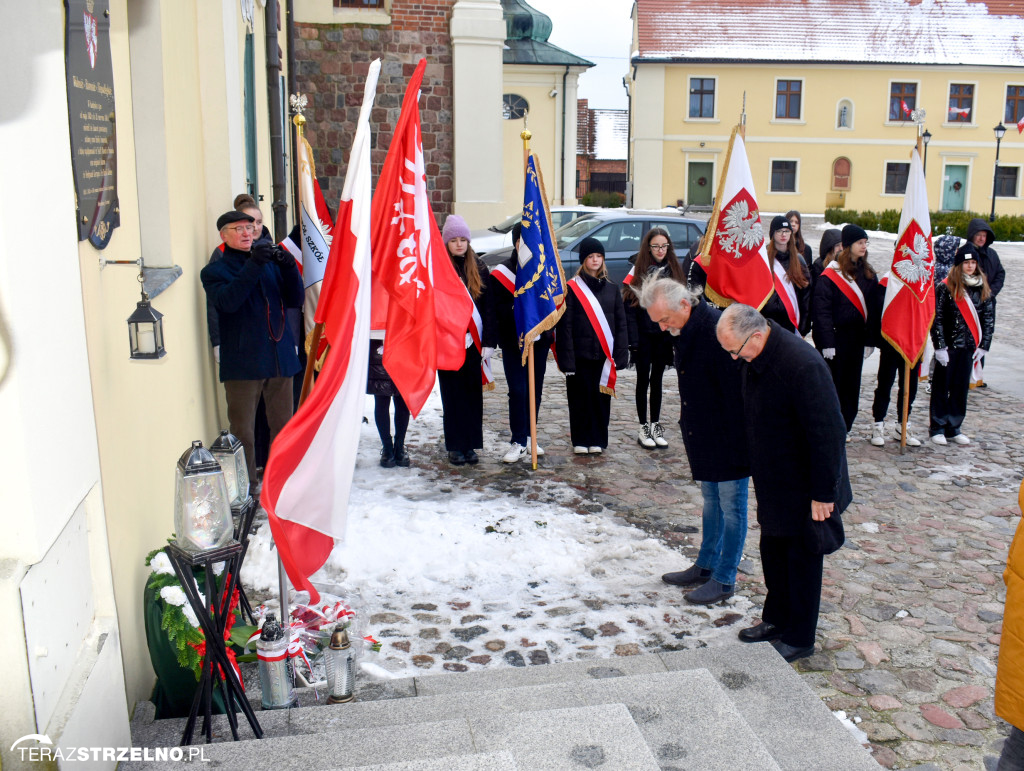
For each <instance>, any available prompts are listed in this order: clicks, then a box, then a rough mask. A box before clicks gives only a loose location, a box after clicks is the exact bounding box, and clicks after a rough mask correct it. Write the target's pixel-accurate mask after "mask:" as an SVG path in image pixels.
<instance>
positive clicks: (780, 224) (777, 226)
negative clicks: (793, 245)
mask: <svg viewBox="0 0 1024 771" xmlns="http://www.w3.org/2000/svg"><path fill="white" fill-rule="evenodd" d="M776 230H788V231H790V232H792V230H793V226H792V225H790V224H789V220H788V219H786V218H785V217H783V216H782V215H781V214H779V215H778V216H776V217H775V218H774V219H772V224H771V225H770V226H769V227H768V238H774V237H775V231H776Z"/></svg>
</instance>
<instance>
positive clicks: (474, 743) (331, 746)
mask: <svg viewBox="0 0 1024 771" xmlns="http://www.w3.org/2000/svg"><path fill="white" fill-rule="evenodd" d="M202 750H203V759H204V760H205V761H207V762H212V763H217V764H219V765H221V766H223V767H226V768H230V769H249V768H254V767H258V768H267V767H272V766H275V765H278V766H280V767H283V768H303V767H308V768H311V769H324V768H358V767H360V766H366V765H370V766H373V765H377V766H380V765H382V764H389V763H400V762H412V761H431V762H434V761H437V760H438V759H440V758H445V757H449V756H460V757H461V756H466V755H472V754H475V753H502V752H504V753H508V754H510V755H511V756H512V758H513V760H514V762H515V764H516V766H515V767H518V768H529V769H550V771H562V770H563V769H564V771H570V769H579V768H580V767H584V768H596V767H598V766H604V767H606V768H615V769H634V770H635V771H658V769H659V765H658V763H657V761H656V760H655V759H654V757H653V755H652V754H651V752H650V750H649V749H648V747H647V744H646V743H645V742H644V738H643V736H642V735H641V733H640V731H639V729H638V728H637V726H636V724H635V723H634V722H633V718H632V717H631V716H630V714H629V710H627V709H626V707H625V706H624V705H622V704H602V705H597V706H592V707H573V708H568V709H553V710H545V711H543V712H526V713H521V714H513V713H508V714H501V715H493V716H477V717H468V718H461V719H456V720H441V721H436V722H428V723H409V724H405V725H390V726H364V727H359V728H344V729H340V730H337V731H320V732H317V733H311V734H310V733H304V734H301V735H296V736H281V737H276V738H272V739H269V740H264V741H257V740H248V741H239V742H223V743H220V744H209V745H203V747H202ZM165 765H169V764H162V763H156V762H150V763H145V762H141V763H128V764H122V766H121V768H123V769H124V770H125V771H140V770H141V769H156V768H159V767H163V766H165ZM413 768H417V766H413ZM496 768H501V766H496Z"/></svg>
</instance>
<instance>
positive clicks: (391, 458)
mask: <svg viewBox="0 0 1024 771" xmlns="http://www.w3.org/2000/svg"><path fill="white" fill-rule="evenodd" d="M366 393H367V394H369V395H371V396H372V397H373V422H374V423H375V424H376V426H377V435H378V436H379V437H380V444H381V450H380V465H382V466H383V467H384V468H394V467H395V466H401V467H403V468H407V467H408V466H409V464H410V461H409V453H407V452H406V451H405V432H406V431H407V430H408V429H409V408H408V407H407V406H406V404H405V399H403V398H402V394H401V393H399V391H398V389H397V388H396V387H395V381H393V380H392V379H391V375H389V374H388V371H387V370H386V369H385V368H384V332H383V331H378V330H371V332H370V361H369V367H368V368H367V370H366ZM392 400H394V402H395V433H394V436H393V437H392V435H391V401H392Z"/></svg>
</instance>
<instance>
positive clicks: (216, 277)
mask: <svg viewBox="0 0 1024 771" xmlns="http://www.w3.org/2000/svg"><path fill="white" fill-rule="evenodd" d="M282 251H283V250H282ZM250 255H251V253H250V252H241V251H238V250H237V249H232V248H231V247H230V246H225V247H224V252H223V254H222V256H221V258H220V259H219V260H217V261H216V262H211V263H210V264H208V265H207V266H206V267H205V268H203V270H202V271H201V272H200V274H199V277H200V279H201V280H202V282H203V289H205V290H206V301H207V303H208V304H209V305H212V306H213V308H214V309H215V310H216V311H217V320H218V324H219V328H220V379H221V380H222V381H225V380H263V379H265V378H271V377H291V376H292V375H294V374H295V373H296V372H298V371H299V357H298V354H297V353H296V351H295V349H296V346H297V345H298V343H297V341H296V340H295V337H294V335H293V334H292V330H291V328H290V326H289V324H288V320H287V316H286V312H285V311H286V309H288V308H301V307H302V300H303V297H304V295H303V290H302V277H301V276H300V275H299V269H298V267H297V266H296V265H295V260H294V259H292V257H291V255H289V254H288V253H287V252H285V257H286V259H282V260H281V261H280V262H275V261H271V262H267V263H264V264H260V263H259V262H257V261H256V260H254V259H251V256H250Z"/></svg>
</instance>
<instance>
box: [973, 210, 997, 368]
mask: <svg viewBox="0 0 1024 771" xmlns="http://www.w3.org/2000/svg"><path fill="white" fill-rule="evenodd" d="M995 237H996V234H995V233H994V232H993V230H992V228H991V227H990V226H989V224H988V223H987V222H985V220H983V219H981V218H980V217H975V218H974V219H972V220H971V221H970V222H969V223H967V241H968V242H969V243H972V244H974V246H975V247H976V248H977V250H978V267H979V268H981V272H982V273H984V274H985V278H986V279H988V288H989V289H990V290H992V311H993V313H994V312H995V307H996V295H998V294H999V292H1001V291H1002V289H1003V282H1004V281H1006V270H1005V269H1004V268H1003V263H1002V261H1001V260H1000V259H999V255H998V254H996V250H995V249H993V248H992V247H991V244H992V242H993V241H994V240H995ZM981 366H982V367H984V366H985V359H984V358H982V360H981ZM986 385H987V384H986V383H985V381H984V380H979V381H978V383H977V386H978V388H985V387H986Z"/></svg>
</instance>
